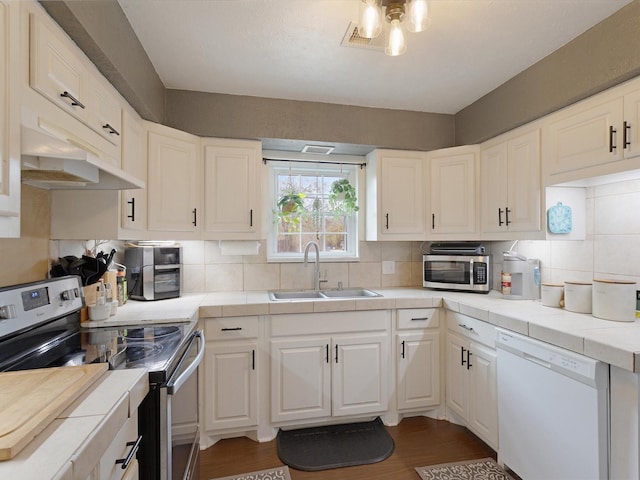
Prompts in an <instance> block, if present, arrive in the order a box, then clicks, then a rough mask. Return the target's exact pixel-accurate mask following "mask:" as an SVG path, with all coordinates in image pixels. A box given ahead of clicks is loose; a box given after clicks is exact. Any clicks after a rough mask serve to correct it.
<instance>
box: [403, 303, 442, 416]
mask: <svg viewBox="0 0 640 480" xmlns="http://www.w3.org/2000/svg"><path fill="white" fill-rule="evenodd" d="M439 325H440V324H439V315H438V310H437V309H435V308H420V309H402V310H398V311H397V313H396V328H397V332H396V335H395V338H396V358H397V360H396V368H397V372H396V389H397V402H398V410H400V411H405V410H415V409H424V408H428V407H435V406H437V405H439V404H440V332H439V330H438V327H439Z"/></svg>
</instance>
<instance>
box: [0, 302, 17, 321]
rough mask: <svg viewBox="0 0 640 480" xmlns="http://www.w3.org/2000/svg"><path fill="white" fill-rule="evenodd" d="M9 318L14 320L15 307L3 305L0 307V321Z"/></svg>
mask: <svg viewBox="0 0 640 480" xmlns="http://www.w3.org/2000/svg"><path fill="white" fill-rule="evenodd" d="M9 318H16V306H15V305H3V306H1V307H0V319H2V320H5V319H9Z"/></svg>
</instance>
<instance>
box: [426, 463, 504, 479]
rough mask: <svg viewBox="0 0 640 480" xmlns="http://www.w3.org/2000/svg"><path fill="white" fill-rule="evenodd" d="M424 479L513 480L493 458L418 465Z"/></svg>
mask: <svg viewBox="0 0 640 480" xmlns="http://www.w3.org/2000/svg"><path fill="white" fill-rule="evenodd" d="M416 472H418V475H420V478H422V480H513V477H512V476H511V475H509V474H508V473H507V472H505V471H504V470H503V469H502V467H500V465H498V464H497V463H496V462H495V460H494V459H493V458H483V459H481V460H469V461H466V462H455V463H441V464H440V465H430V466H428V467H417V468H416Z"/></svg>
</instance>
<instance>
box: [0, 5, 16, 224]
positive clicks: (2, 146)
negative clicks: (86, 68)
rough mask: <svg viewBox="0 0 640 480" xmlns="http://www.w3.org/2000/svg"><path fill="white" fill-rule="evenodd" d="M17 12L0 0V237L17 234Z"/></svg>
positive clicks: (14, 8)
mask: <svg viewBox="0 0 640 480" xmlns="http://www.w3.org/2000/svg"><path fill="white" fill-rule="evenodd" d="M19 13H20V5H19V4H16V3H15V2H13V3H7V2H4V1H0V65H2V68H1V69H0V237H19V236H20V133H19V132H20V104H19V99H20V95H19V94H18V93H16V92H15V91H14V90H18V91H19V90H20V84H19V83H18V80H19V75H18V74H19V71H20V69H19V68H15V65H16V64H18V65H20V61H19V58H18V53H19V46H20V43H19V40H20V37H19V35H18V34H19V31H20V28H19V26H20V22H19V18H18V17H19ZM12 65H13V66H14V68H10V66H12Z"/></svg>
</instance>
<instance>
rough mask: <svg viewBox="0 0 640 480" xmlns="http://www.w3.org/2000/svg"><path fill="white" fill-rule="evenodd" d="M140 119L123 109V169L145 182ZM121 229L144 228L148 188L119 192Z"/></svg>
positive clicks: (142, 132)
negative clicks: (120, 193)
mask: <svg viewBox="0 0 640 480" xmlns="http://www.w3.org/2000/svg"><path fill="white" fill-rule="evenodd" d="M146 140H147V139H146V134H145V130H144V126H143V124H142V120H141V119H140V117H138V116H137V114H135V113H133V112H129V111H128V110H123V112H122V169H123V170H124V171H125V172H127V173H130V174H131V175H133V176H135V177H136V178H138V179H140V180H142V181H144V182H145V183H147V141H146ZM121 220H122V221H121V225H122V228H124V229H127V230H136V231H140V230H145V229H146V228H147V189H146V188H139V189H136V190H123V191H122V213H121Z"/></svg>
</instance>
